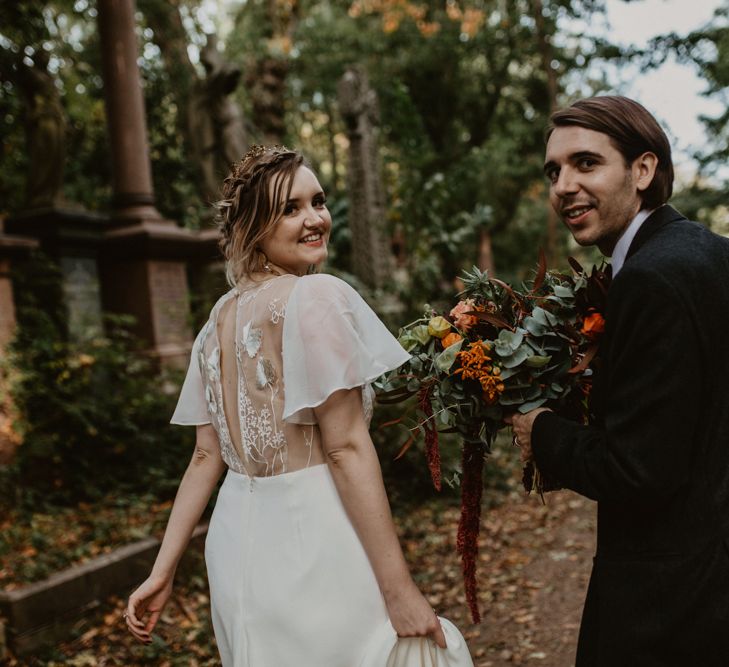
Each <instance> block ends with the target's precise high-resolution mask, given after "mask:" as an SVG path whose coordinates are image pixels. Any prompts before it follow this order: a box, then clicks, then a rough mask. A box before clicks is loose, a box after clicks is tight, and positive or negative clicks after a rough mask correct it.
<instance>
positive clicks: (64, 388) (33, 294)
mask: <svg viewBox="0 0 729 667" xmlns="http://www.w3.org/2000/svg"><path fill="white" fill-rule="evenodd" d="M60 285H61V281H60V274H59V271H58V268H57V267H56V266H55V265H54V264H53V263H51V262H49V261H48V260H47V259H43V258H41V257H36V258H34V259H33V260H32V261H31V262H30V263H29V264H28V265H26V266H25V267H24V269H23V271H21V272H19V275H18V276H17V277H16V287H17V290H16V293H17V294H18V328H17V332H16V335H15V339H14V340H13V342H12V343H11V346H10V355H9V365H10V368H9V371H10V372H9V376H10V391H11V394H12V399H13V402H14V404H15V408H16V410H17V413H18V415H19V418H18V420H17V423H16V429H17V430H18V431H19V433H20V434H21V436H22V444H21V445H20V447H19V448H18V451H17V454H16V458H15V461H14V462H13V464H12V466H11V467H10V468H9V469H8V470H5V471H4V476H5V477H6V484H5V485H3V486H4V487H5V488H6V490H7V488H8V486H9V485H8V484H7V478H8V477H10V478H12V480H13V481H15V482H16V484H14V485H13V486H14V487H15V493H14V495H15V498H14V499H12V500H14V501H15V502H18V501H19V500H24V501H30V502H33V503H37V502H38V501H41V502H48V503H63V504H69V503H74V502H77V501H79V500H94V499H96V498H99V497H101V496H102V495H107V494H108V493H109V492H110V491H112V492H113V491H114V490H118V491H119V492H121V493H124V492H126V493H141V492H152V493H154V494H155V495H156V496H158V497H165V496H167V495H170V494H171V493H173V491H174V489H175V488H176V486H177V484H178V481H179V478H180V475H181V473H182V471H183V469H184V467H185V465H186V463H187V461H188V458H189V455H190V452H191V448H192V437H193V433H192V429H181V428H174V427H171V426H169V424H168V421H169V418H170V415H171V414H172V411H173V409H174V404H175V401H176V399H177V388H178V387H179V380H180V379H181V378H180V377H179V373H172V372H169V371H164V370H163V371H161V372H160V371H159V369H158V368H157V367H156V364H155V363H154V362H153V361H152V360H151V359H150V358H149V357H147V356H146V355H145V354H144V353H143V351H142V348H141V345H140V343H139V341H137V340H135V339H134V338H133V337H132V336H131V335H130V334H129V333H128V326H126V325H128V324H129V322H128V320H125V319H124V318H119V317H116V318H108V319H107V321H106V325H107V326H106V327H105V328H106V331H105V332H103V333H102V332H99V331H89V332H88V335H87V336H85V337H84V338H83V339H82V340H71V339H69V336H68V334H67V331H66V326H65V317H64V312H63V309H62V305H61V304H62V301H61V299H60V294H59V290H60V287H59V286H60ZM6 492H7V491H6Z"/></svg>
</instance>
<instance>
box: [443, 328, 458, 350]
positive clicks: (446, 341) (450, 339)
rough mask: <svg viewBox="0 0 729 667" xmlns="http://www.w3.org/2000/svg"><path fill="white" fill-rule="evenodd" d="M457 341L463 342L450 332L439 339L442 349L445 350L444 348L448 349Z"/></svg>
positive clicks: (454, 333) (453, 332)
mask: <svg viewBox="0 0 729 667" xmlns="http://www.w3.org/2000/svg"><path fill="white" fill-rule="evenodd" d="M459 340H463V336H461V335H460V334H457V333H456V332H455V331H452V332H451V333H449V334H447V335H446V336H443V338H441V339H440V342H441V343H443V348H444V349H445V348H446V347H450V346H451V345H453V344H454V343H457V342H458V341H459Z"/></svg>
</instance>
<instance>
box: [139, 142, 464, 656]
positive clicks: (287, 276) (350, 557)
mask: <svg viewBox="0 0 729 667" xmlns="http://www.w3.org/2000/svg"><path fill="white" fill-rule="evenodd" d="M218 208H219V223H220V226H221V231H222V241H221V245H222V249H223V253H224V255H225V259H226V262H227V274H228V280H229V282H230V283H231V284H232V285H233V288H232V289H231V290H230V291H229V292H228V293H227V294H225V295H223V296H222V297H221V299H220V300H219V301H218V302H217V304H216V305H215V306H214V308H213V309H212V312H211V313H210V318H209V320H208V322H207V324H206V325H205V326H204V327H203V329H202V331H201V332H200V334H199V335H198V337H197V339H196V341H195V343H194V346H193V350H192V359H191V362H190V366H189V369H188V372H187V377H186V379H185V383H184V385H183V387H182V391H181V395H180V399H179V403H178V405H177V409H176V411H175V413H174V416H173V418H172V423H175V424H188V425H195V426H196V428H197V442H196V446H195V451H194V453H193V456H192V460H191V461H190V464H189V466H188V468H187V471H186V472H185V474H184V477H183V478H182V482H181V483H180V487H179V491H178V493H177V498H176V500H175V503H174V507H173V509H172V513H171V515H170V519H169V523H168V525H167V529H166V531H165V535H164V539H163V541H162V546H161V548H160V551H159V555H158V556H157V559H156V562H155V564H154V566H153V568H152V572H151V574H150V576H149V578H148V579H147V580H146V581H145V582H144V583H142V585H141V586H140V587H139V588H138V589H137V590H136V591H134V593H133V594H132V595H131V596H130V598H129V601H128V604H127V607H126V611H125V618H126V622H127V625H128V628H129V630H130V631H131V632H132V634H133V635H134V636H135V637H137V638H138V639H139V640H141V641H143V642H149V641H151V634H150V633H151V632H152V630H153V628H154V627H155V624H156V623H157V621H158V619H159V616H160V614H161V613H162V610H163V607H164V605H165V603H166V602H167V600H168V598H169V596H170V593H171V591H172V584H173V579H174V576H175V570H176V568H177V565H178V562H179V560H180V558H181V556H182V553H183V551H184V549H185V547H186V545H187V543H188V541H189V538H190V535H191V533H192V529H193V527H194V526H195V524H196V523H197V521H198V520H199V518H200V516H201V513H202V511H203V509H204V507H205V506H206V504H207V502H208V500H209V498H210V495H211V493H212V491H213V489H214V488H215V486H216V483H217V481H218V479H219V478H220V475H221V474H222V473H223V472H224V471H225V469H226V468H227V474H226V477H225V481H224V483H223V485H222V487H221V489H220V492H219V494H218V499H217V504H216V506H215V510H214V512H213V515H212V518H211V521H210V528H209V532H208V536H207V541H206V545H205V558H206V563H207V569H208V578H209V583H210V592H211V604H212V618H213V626H214V630H215V637H216V640H217V644H218V648H219V650H220V654H221V658H222V662H223V665H225V666H226V667H228V666H235V667H248V666H252V667H288V666H297V667H307V666H310V667H357V665H360V664H361V663H360V661H361V659H362V656H363V655H364V654H365V652H366V648H367V645H368V642H369V641H370V640H371V638H372V637H373V636H374V635H375V634H376V633H377V632H378V630H380V628H381V627H382V626H383V624H384V623H387V621H388V619H389V621H390V622H391V624H392V628H394V630H395V632H396V633H397V635H399V636H400V637H413V636H418V637H426V636H427V637H430V638H431V639H432V640H433V641H434V642H435V643H436V644H437V645H438V646H440V647H441V648H445V647H446V640H445V636H444V633H443V629H442V627H441V625H440V623H439V621H438V618H437V617H436V615H435V613H434V612H433V610H432V609H431V607H430V605H429V604H428V602H427V601H426V600H425V598H424V597H423V595H422V594H421V593H420V591H419V590H418V588H417V587H416V585H415V583H414V582H413V580H412V578H411V577H410V574H409V572H408V569H407V565H406V563H405V559H404V557H403V554H402V551H401V549H400V545H399V543H398V540H397V536H396V533H395V528H394V526H393V521H392V517H391V514H390V508H389V505H388V501H387V496H386V494H385V489H384V486H383V482H382V476H381V471H380V467H379V462H378V460H377V455H376V453H375V450H374V447H373V444H372V441H371V439H370V436H369V432H368V423H369V419H370V416H371V410H372V389H371V388H370V386H369V383H370V382H371V381H372V380H374V379H375V378H377V377H378V376H379V375H381V374H382V373H384V372H385V371H388V370H391V369H394V368H397V367H398V366H400V365H401V364H402V363H403V362H405V361H406V360H407V359H408V354H407V353H406V352H405V351H404V350H403V349H402V348H401V347H400V345H399V344H398V343H397V341H396V340H395V339H394V338H393V337H392V336H391V335H390V333H389V332H388V331H387V329H386V328H385V326H384V325H383V324H382V323H381V322H380V320H379V319H378V318H377V316H376V315H375V314H374V312H373V311H372V310H371V309H370V308H369V307H368V306H367V305H366V304H365V302H364V301H363V300H362V298H361V297H360V296H359V295H358V294H357V293H356V292H355V291H354V290H353V289H352V288H351V287H349V286H348V285H347V284H346V283H344V282H342V281H341V280H339V279H337V278H335V277H333V276H329V275H325V274H310V268H311V267H312V266H314V267H316V266H319V265H320V264H321V263H322V262H323V261H324V259H325V258H326V256H327V241H328V238H329V232H330V228H331V216H330V214H329V211H328V210H327V206H326V197H325V195H324V192H323V191H322V188H321V186H320V185H319V182H318V180H317V178H316V176H315V175H314V173H313V172H312V171H311V170H310V169H309V168H308V167H306V166H305V165H304V162H303V157H302V156H301V154H299V153H298V152H295V151H291V150H287V149H285V148H280V147H276V148H264V147H261V146H258V147H255V148H254V149H252V150H251V151H249V152H248V153H247V154H246V156H245V157H244V158H243V160H242V161H241V162H240V163H238V164H237V165H236V166H235V167H234V169H233V171H232V173H231V174H230V175H229V176H228V177H227V178H226V179H225V182H224V186H223V199H222V201H220V202H219V203H218ZM449 641H450V635H449ZM430 648H431V650H432V651H435V648H434V647H433V646H432V645H430ZM447 664H450V663H447ZM459 664H461V663H459ZM469 664H470V660H469Z"/></svg>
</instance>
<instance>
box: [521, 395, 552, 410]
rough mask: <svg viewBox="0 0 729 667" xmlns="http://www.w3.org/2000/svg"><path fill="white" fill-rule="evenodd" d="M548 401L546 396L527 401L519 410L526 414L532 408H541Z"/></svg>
mask: <svg viewBox="0 0 729 667" xmlns="http://www.w3.org/2000/svg"><path fill="white" fill-rule="evenodd" d="M546 402H547V399H546V398H544V397H543V398H538V399H536V400H534V401H528V402H527V403H523V404H522V405H520V406H519V412H521V413H522V414H526V413H527V412H530V411H531V410H536V408H541V407H542V406H543V405H544V404H545V403H546Z"/></svg>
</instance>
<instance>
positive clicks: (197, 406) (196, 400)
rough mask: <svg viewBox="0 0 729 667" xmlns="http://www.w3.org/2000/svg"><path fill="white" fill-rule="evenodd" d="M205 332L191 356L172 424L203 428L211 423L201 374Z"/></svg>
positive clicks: (197, 339) (197, 341)
mask: <svg viewBox="0 0 729 667" xmlns="http://www.w3.org/2000/svg"><path fill="white" fill-rule="evenodd" d="M202 335H203V332H202V331H201V332H200V335H198V337H197V338H196V339H195V343H194V344H193V346H192V353H191V355H190V366H189V367H188V369H187V375H186V376H185V382H184V383H183V385H182V390H181V391H180V398H179V399H178V401H177V407H176V408H175V412H174V414H173V415H172V419H171V420H170V424H180V425H182V426H202V425H203V424H209V423H210V413H209V412H208V404H207V401H206V400H205V387H204V386H203V381H202V375H201V374H200V362H199V361H198V357H199V350H200V345H201V339H202Z"/></svg>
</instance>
